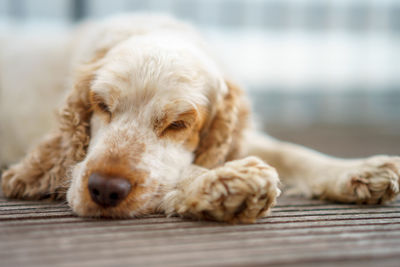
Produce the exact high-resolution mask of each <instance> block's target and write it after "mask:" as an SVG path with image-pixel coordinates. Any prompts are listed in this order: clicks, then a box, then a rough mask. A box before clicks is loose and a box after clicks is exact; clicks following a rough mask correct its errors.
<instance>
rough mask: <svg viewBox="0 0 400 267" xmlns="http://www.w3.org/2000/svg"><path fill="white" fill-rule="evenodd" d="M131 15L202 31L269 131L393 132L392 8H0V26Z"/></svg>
mask: <svg viewBox="0 0 400 267" xmlns="http://www.w3.org/2000/svg"><path fill="white" fill-rule="evenodd" d="M129 11H151V12H165V13H170V14H173V15H175V16H177V17H179V18H181V19H185V20H188V21H190V22H192V23H194V24H195V25H196V26H198V27H199V28H200V29H202V30H203V31H204V33H205V34H206V35H207V36H208V37H209V39H210V40H211V42H212V43H213V44H214V45H215V47H216V49H217V52H218V54H220V55H221V57H222V61H223V62H226V66H227V68H228V69H229V71H230V74H231V75H232V76H234V77H236V79H237V80H239V81H242V82H243V84H244V85H245V86H247V87H248V88H250V91H251V92H252V93H251V96H252V98H253V101H254V102H255V104H256V105H255V109H256V111H257V112H258V113H260V114H268V116H262V117H263V118H268V119H265V120H266V121H268V122H269V121H272V122H273V121H274V120H276V121H279V122H286V123H289V124H296V123H299V124H304V123H314V122H329V123H331V122H333V123H350V124H354V123H356V124H371V123H373V124H379V125H383V126H385V127H389V126H391V127H393V125H400V53H399V52H400V50H399V48H400V47H399V45H400V1H398V0H147V1H144V0H112V1H109V0H0V26H1V27H9V26H10V25H19V26H22V27H29V28H32V27H37V26H40V27H42V26H43V25H52V26H56V27H58V26H60V27H65V26H69V25H71V24H74V23H76V22H77V21H80V20H82V19H86V18H98V17H104V16H107V15H110V14H114V13H119V12H129ZM267 89H268V90H267Z"/></svg>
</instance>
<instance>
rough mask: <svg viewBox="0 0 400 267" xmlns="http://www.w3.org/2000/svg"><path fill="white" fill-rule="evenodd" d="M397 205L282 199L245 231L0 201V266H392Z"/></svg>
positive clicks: (397, 250) (398, 252) (397, 256)
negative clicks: (114, 217) (77, 213)
mask: <svg viewBox="0 0 400 267" xmlns="http://www.w3.org/2000/svg"><path fill="white" fill-rule="evenodd" d="M398 261H400V201H397V202H395V203H392V204H389V205H385V206H357V205H341V204H336V203H329V202H323V201H318V200H310V199H303V198H299V197H282V198H280V199H279V201H278V205H277V206H276V207H275V208H274V210H273V212H272V213H271V214H270V216H268V217H266V218H263V219H261V220H259V221H257V223H256V224H253V225H227V224H221V223H215V222H201V221H190V220H185V219H181V218H176V217H172V218H166V217H165V216H163V215H151V216H146V217H144V218H138V219H130V220H98V219H89V218H78V217H75V216H74V215H73V213H72V212H71V210H70V209H69V208H68V206H67V205H66V204H64V203H49V202H37V201H36V202H29V201H19V200H6V199H4V198H2V197H0V262H1V264H0V265H1V266H54V265H56V266H74V265H76V266H94V265H96V266H127V265H130V266H133V265H136V266H144V265H146V266H215V265H219V266H244V265H245V266H251V265H253V266H257V265H258V266H265V265H280V266H285V265H293V264H296V265H297V266H311V265H318V266H322V265H326V266H333V265H335V266H337V265H339V264H340V265H347V266H377V265H381V266H398V264H397V263H398Z"/></svg>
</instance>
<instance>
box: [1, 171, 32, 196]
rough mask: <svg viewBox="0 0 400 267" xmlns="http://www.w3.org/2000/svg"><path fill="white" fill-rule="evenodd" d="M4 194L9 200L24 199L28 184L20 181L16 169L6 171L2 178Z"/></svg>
mask: <svg viewBox="0 0 400 267" xmlns="http://www.w3.org/2000/svg"><path fill="white" fill-rule="evenodd" d="M1 187H2V190H3V194H4V196H5V197H8V198H23V196H24V195H25V192H26V183H25V181H24V180H22V179H20V178H19V177H18V175H17V173H16V172H15V170H14V169H12V168H11V169H9V170H7V171H5V172H4V173H3V175H2V177H1Z"/></svg>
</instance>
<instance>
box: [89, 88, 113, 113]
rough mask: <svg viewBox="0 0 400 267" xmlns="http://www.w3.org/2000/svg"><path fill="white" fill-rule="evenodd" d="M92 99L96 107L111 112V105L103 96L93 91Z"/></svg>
mask: <svg viewBox="0 0 400 267" xmlns="http://www.w3.org/2000/svg"><path fill="white" fill-rule="evenodd" d="M91 101H92V104H93V105H94V107H97V109H98V110H100V111H101V112H104V113H108V114H111V110H110V107H109V106H108V105H107V104H106V102H105V101H104V99H103V98H102V97H101V96H99V95H97V94H96V93H93V92H92V94H91Z"/></svg>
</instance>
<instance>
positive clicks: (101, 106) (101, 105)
mask: <svg viewBox="0 0 400 267" xmlns="http://www.w3.org/2000/svg"><path fill="white" fill-rule="evenodd" d="M96 105H97V107H98V108H99V109H100V110H101V111H102V112H105V113H111V111H110V108H109V107H108V106H107V104H106V103H104V102H98V103H96Z"/></svg>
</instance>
